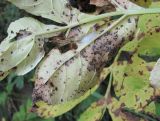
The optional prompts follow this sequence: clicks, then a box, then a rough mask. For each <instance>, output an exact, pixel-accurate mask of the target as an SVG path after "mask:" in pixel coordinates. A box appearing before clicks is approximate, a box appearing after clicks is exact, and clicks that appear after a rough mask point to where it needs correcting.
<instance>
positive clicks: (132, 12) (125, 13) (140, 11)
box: [35, 8, 160, 37]
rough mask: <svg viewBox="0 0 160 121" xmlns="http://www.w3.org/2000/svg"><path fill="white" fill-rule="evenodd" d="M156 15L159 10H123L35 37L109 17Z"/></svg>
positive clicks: (84, 20)
mask: <svg viewBox="0 0 160 121" xmlns="http://www.w3.org/2000/svg"><path fill="white" fill-rule="evenodd" d="M156 13H160V9H159V8H148V9H138V10H136V9H131V10H124V11H123V10H121V11H116V12H110V13H105V14H101V15H97V16H93V17H89V18H86V19H82V20H81V21H79V22H75V23H72V24H70V25H68V26H65V27H60V28H58V29H54V30H51V31H48V32H41V33H38V34H36V35H35V36H43V37H45V35H46V34H52V33H53V32H59V31H63V30H66V29H69V28H73V27H76V26H79V25H82V24H85V23H89V22H93V21H97V20H101V19H104V18H107V17H112V16H119V15H128V16H131V15H142V14H156Z"/></svg>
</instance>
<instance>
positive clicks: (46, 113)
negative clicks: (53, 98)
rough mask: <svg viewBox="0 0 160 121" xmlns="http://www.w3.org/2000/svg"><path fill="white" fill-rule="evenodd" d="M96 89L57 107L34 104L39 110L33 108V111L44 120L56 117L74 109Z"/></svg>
mask: <svg viewBox="0 0 160 121" xmlns="http://www.w3.org/2000/svg"><path fill="white" fill-rule="evenodd" d="M97 87H98V85H96V86H94V87H93V88H92V89H90V90H88V91H87V92H86V93H85V94H84V95H83V96H80V97H79V98H77V99H74V100H71V101H68V102H64V103H61V104H57V105H48V104H47V103H45V102H43V101H39V102H37V103H36V106H37V107H39V108H38V109H37V108H36V109H34V107H33V111H34V110H36V112H37V113H38V115H39V116H41V117H45V118H48V117H57V116H59V115H62V114H63V113H65V112H67V111H69V110H70V109H72V108H73V107H75V106H76V105H77V104H78V103H80V102H81V101H83V100H84V99H85V98H87V97H88V96H89V95H90V94H92V93H93V92H94V91H95V90H96V89H97Z"/></svg>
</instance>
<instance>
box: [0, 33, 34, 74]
mask: <svg viewBox="0 0 160 121" xmlns="http://www.w3.org/2000/svg"><path fill="white" fill-rule="evenodd" d="M33 44H34V41H32V37H31V36H29V37H26V38H25V39H21V40H19V41H16V42H14V43H13V44H12V46H11V47H10V48H9V49H8V50H7V51H6V52H4V53H3V55H1V56H0V60H1V61H0V67H1V68H0V71H2V72H5V71H8V70H9V69H11V68H13V67H15V66H16V65H18V64H19V63H20V62H21V61H22V60H24V59H25V58H26V57H27V55H28V53H29V52H30V50H31V49H32V46H33Z"/></svg>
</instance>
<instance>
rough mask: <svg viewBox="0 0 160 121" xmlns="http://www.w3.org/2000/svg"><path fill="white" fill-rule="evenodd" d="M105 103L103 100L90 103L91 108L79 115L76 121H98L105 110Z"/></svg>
mask: <svg viewBox="0 0 160 121" xmlns="http://www.w3.org/2000/svg"><path fill="white" fill-rule="evenodd" d="M106 103H107V102H106V100H105V99H100V100H99V101H97V102H94V103H92V104H91V106H90V107H89V108H87V110H86V111H84V112H83V113H82V114H81V115H80V118H79V119H78V121H100V120H101V119H102V117H103V115H104V112H105V110H106V105H107V104H106Z"/></svg>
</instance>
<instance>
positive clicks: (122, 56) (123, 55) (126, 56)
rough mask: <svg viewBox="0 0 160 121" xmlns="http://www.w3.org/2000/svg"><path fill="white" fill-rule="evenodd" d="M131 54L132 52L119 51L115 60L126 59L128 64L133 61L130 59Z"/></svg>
mask: <svg viewBox="0 0 160 121" xmlns="http://www.w3.org/2000/svg"><path fill="white" fill-rule="evenodd" d="M133 54H134V52H129V51H121V53H120V55H119V57H118V60H117V61H118V62H122V61H127V62H128V63H129V64H131V63H132V62H133V61H132V59H131V58H132V56H133Z"/></svg>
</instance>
